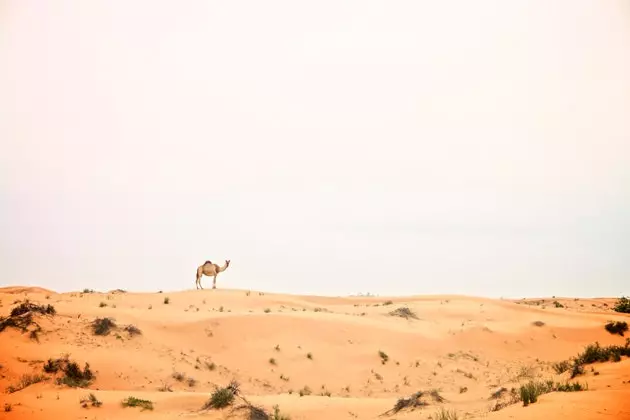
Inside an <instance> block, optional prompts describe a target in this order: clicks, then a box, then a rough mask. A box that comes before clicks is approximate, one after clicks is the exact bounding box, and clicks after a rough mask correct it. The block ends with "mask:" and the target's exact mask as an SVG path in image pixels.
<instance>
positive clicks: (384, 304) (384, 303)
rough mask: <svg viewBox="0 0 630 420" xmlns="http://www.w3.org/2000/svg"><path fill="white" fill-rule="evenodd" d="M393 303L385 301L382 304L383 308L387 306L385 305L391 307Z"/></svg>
mask: <svg viewBox="0 0 630 420" xmlns="http://www.w3.org/2000/svg"><path fill="white" fill-rule="evenodd" d="M393 304H394V302H393V301H391V300H386V301H385V302H383V306H387V305H393Z"/></svg>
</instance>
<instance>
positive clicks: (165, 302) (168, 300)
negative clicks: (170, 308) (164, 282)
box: [164, 296, 171, 305]
mask: <svg viewBox="0 0 630 420" xmlns="http://www.w3.org/2000/svg"><path fill="white" fill-rule="evenodd" d="M169 303H171V299H170V298H169V297H168V296H167V297H165V298H164V304H165V305H168V304H169Z"/></svg>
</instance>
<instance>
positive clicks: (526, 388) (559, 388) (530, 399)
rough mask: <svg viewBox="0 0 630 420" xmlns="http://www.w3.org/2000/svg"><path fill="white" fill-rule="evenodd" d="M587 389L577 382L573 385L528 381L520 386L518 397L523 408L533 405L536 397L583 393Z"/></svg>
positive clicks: (536, 399)
mask: <svg viewBox="0 0 630 420" xmlns="http://www.w3.org/2000/svg"><path fill="white" fill-rule="evenodd" d="M586 389H588V386H587V385H582V384H581V383H579V382H574V383H568V382H566V383H564V384H561V383H554V382H553V381H551V380H549V381H546V382H534V381H530V382H528V383H527V384H525V385H523V386H521V388H520V396H521V401H523V406H525V407H527V406H528V405H529V404H533V403H535V402H536V401H538V397H539V396H541V395H543V394H548V393H550V392H576V391H584V390H586Z"/></svg>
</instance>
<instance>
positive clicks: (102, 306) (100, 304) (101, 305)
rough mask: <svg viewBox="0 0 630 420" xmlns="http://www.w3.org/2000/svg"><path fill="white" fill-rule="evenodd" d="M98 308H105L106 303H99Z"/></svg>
mask: <svg viewBox="0 0 630 420" xmlns="http://www.w3.org/2000/svg"><path fill="white" fill-rule="evenodd" d="M98 306H99V308H104V307H106V306H107V303H105V302H101V303H99V304H98Z"/></svg>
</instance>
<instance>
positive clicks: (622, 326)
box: [605, 321, 628, 337]
mask: <svg viewBox="0 0 630 420" xmlns="http://www.w3.org/2000/svg"><path fill="white" fill-rule="evenodd" d="M605 328H606V331H608V332H609V333H611V334H619V335H620V336H622V337H623V335H624V333H625V332H627V331H628V323H627V322H625V321H622V322H620V321H609V322H608V323H607V324H606V326H605Z"/></svg>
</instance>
